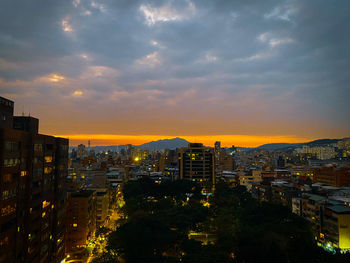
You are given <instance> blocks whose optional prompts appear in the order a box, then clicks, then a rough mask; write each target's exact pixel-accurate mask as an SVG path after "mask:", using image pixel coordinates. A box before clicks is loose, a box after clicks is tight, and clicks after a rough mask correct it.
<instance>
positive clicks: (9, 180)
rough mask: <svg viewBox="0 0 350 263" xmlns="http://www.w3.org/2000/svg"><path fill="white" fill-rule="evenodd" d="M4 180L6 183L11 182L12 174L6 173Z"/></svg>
mask: <svg viewBox="0 0 350 263" xmlns="http://www.w3.org/2000/svg"><path fill="white" fill-rule="evenodd" d="M2 180H3V182H4V183H10V182H11V181H12V174H4V176H3V179H2Z"/></svg>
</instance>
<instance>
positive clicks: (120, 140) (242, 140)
mask: <svg viewBox="0 0 350 263" xmlns="http://www.w3.org/2000/svg"><path fill="white" fill-rule="evenodd" d="M55 136H59V137H64V138H68V139H69V140H70V145H71V146H76V145H78V144H80V143H82V144H85V145H87V143H88V140H90V141H91V146H97V145H101V146H102V145H104V146H107V145H122V144H133V145H140V144H143V143H147V142H150V141H156V140H161V139H171V138H174V137H176V136H168V135H114V134H71V135H55ZM179 137H181V138H183V139H185V140H187V141H189V142H200V143H203V144H204V145H207V146H212V145H214V143H215V141H221V145H222V146H223V147H230V146H232V145H235V146H240V147H257V146H259V145H262V144H266V143H301V142H307V141H311V140H312V139H311V138H297V137H293V136H253V135H207V136H205V135H199V136H179Z"/></svg>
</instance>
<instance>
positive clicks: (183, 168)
mask: <svg viewBox="0 0 350 263" xmlns="http://www.w3.org/2000/svg"><path fill="white" fill-rule="evenodd" d="M179 171H180V179H188V180H193V181H197V182H207V181H209V182H210V183H212V184H213V185H215V155H214V150H213V148H210V147H204V146H203V144H201V143H190V144H189V145H188V147H184V148H180V150H179Z"/></svg>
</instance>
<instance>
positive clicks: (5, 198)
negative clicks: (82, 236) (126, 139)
mask: <svg viewBox="0 0 350 263" xmlns="http://www.w3.org/2000/svg"><path fill="white" fill-rule="evenodd" d="M13 108H14V103H13V102H12V101H10V100H7V99H5V98H2V97H0V263H3V262H6V263H12V262H16V263H17V262H18V263H21V262H32V263H35V262H38V263H44V262H55V263H56V262H60V261H61V260H62V259H63V258H64V243H65V242H64V239H65V236H64V235H65V213H66V193H65V190H64V185H63V183H64V178H65V176H66V174H67V162H68V140H67V139H62V138H56V137H53V136H47V135H42V134H39V133H38V126H39V120H38V119H36V118H33V117H25V116H20V117H16V116H13Z"/></svg>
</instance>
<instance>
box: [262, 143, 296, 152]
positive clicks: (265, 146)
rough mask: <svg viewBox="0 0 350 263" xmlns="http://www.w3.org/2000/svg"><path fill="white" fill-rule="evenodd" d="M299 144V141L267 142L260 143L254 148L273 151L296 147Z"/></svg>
mask: <svg viewBox="0 0 350 263" xmlns="http://www.w3.org/2000/svg"><path fill="white" fill-rule="evenodd" d="M300 145H301V144H300V143H268V144H263V145H260V146H259V147H257V148H255V149H257V150H268V151H274V150H279V149H283V148H289V147H298V146H300Z"/></svg>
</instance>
